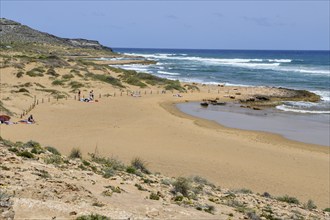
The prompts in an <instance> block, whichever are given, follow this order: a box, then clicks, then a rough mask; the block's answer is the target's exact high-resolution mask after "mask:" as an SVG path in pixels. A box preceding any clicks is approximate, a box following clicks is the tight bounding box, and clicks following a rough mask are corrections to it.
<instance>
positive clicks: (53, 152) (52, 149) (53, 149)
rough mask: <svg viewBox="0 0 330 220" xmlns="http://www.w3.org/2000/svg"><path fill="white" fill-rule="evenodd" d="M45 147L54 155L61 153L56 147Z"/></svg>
mask: <svg viewBox="0 0 330 220" xmlns="http://www.w3.org/2000/svg"><path fill="white" fill-rule="evenodd" d="M45 149H46V150H47V151H49V152H51V153H52V154H54V155H61V153H60V152H59V151H58V150H57V149H56V148H55V147H51V146H47V147H45Z"/></svg>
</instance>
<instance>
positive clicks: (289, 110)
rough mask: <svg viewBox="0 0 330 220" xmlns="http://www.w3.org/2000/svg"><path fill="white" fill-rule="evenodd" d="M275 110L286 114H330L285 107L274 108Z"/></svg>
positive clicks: (328, 112)
mask: <svg viewBox="0 0 330 220" xmlns="http://www.w3.org/2000/svg"><path fill="white" fill-rule="evenodd" d="M276 108H277V109H279V110H282V111H286V112H296V113H313V114H330V111H318V110H304V109H294V108H289V107H288V106H286V105H279V106H276Z"/></svg>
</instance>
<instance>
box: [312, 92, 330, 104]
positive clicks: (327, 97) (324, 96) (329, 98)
mask: <svg viewBox="0 0 330 220" xmlns="http://www.w3.org/2000/svg"><path fill="white" fill-rule="evenodd" d="M311 92H314V93H315V94H317V95H319V96H321V100H322V101H326V102H330V91H318V90H317V91H311Z"/></svg>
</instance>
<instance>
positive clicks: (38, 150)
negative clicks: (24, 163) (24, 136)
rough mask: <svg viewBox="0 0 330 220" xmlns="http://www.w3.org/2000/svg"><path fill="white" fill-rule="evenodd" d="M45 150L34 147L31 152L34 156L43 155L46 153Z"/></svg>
mask: <svg viewBox="0 0 330 220" xmlns="http://www.w3.org/2000/svg"><path fill="white" fill-rule="evenodd" d="M44 152H45V150H44V149H42V148H41V147H34V148H33V149H32V150H31V153H33V154H41V153H44Z"/></svg>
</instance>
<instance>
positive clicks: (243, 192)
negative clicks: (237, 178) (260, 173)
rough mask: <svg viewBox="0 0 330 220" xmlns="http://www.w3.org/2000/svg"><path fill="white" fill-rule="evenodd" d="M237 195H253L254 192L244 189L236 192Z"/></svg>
mask: <svg viewBox="0 0 330 220" xmlns="http://www.w3.org/2000/svg"><path fill="white" fill-rule="evenodd" d="M234 192H235V193H242V194H252V193H253V192H252V191H251V190H250V189H246V188H242V189H236V190H234Z"/></svg>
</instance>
